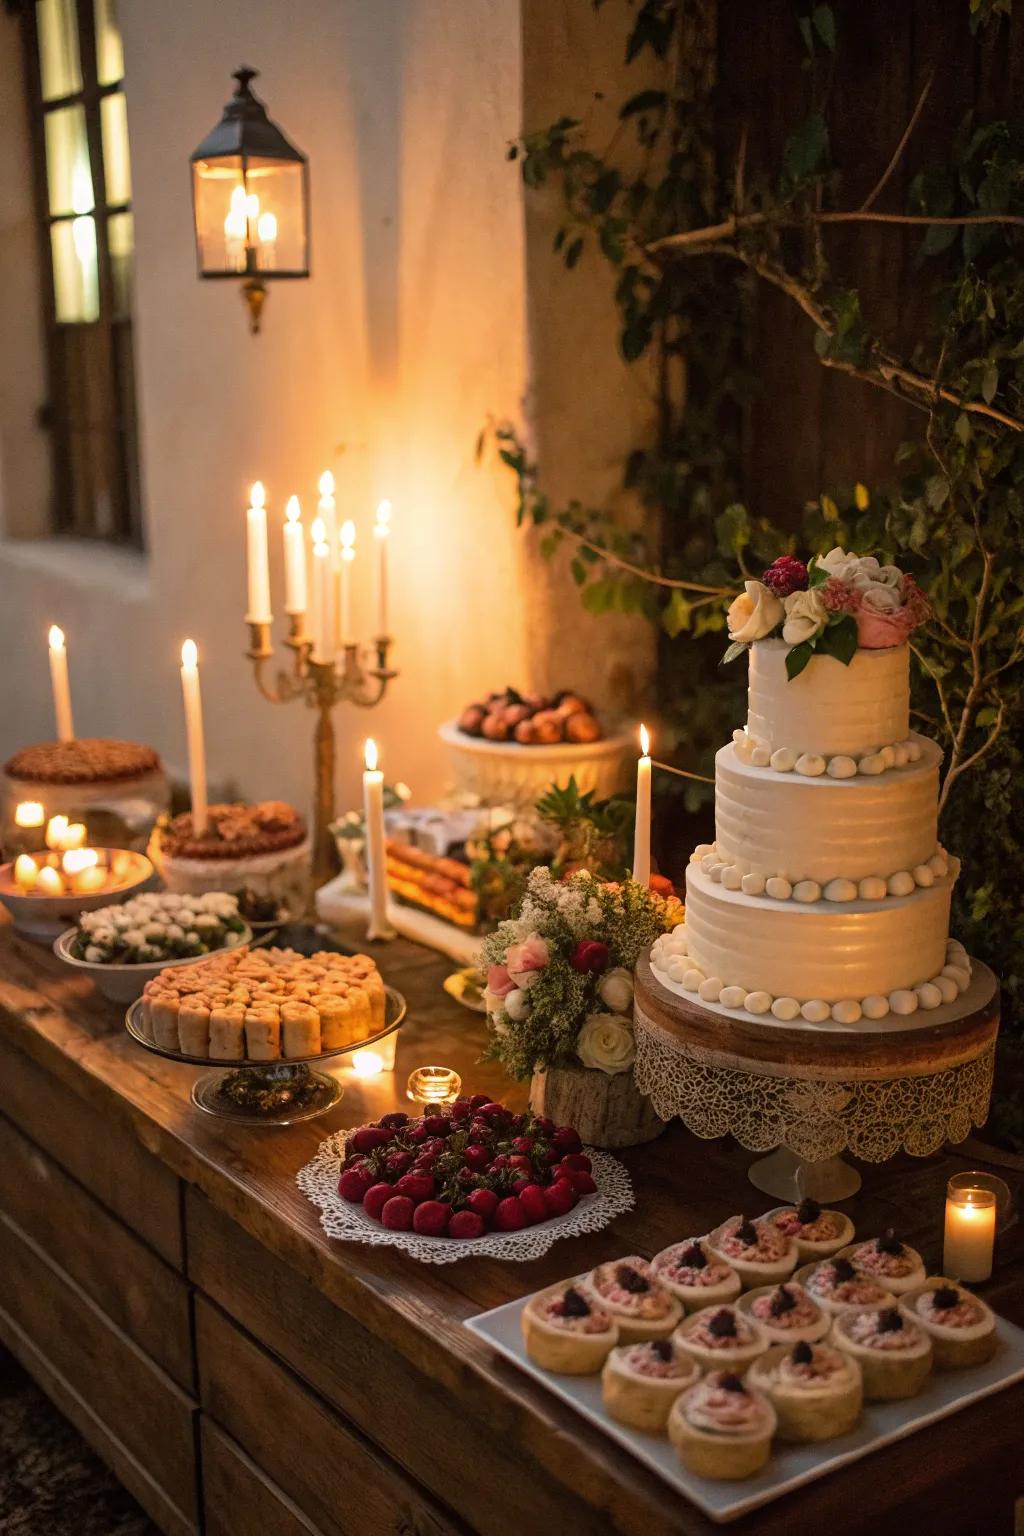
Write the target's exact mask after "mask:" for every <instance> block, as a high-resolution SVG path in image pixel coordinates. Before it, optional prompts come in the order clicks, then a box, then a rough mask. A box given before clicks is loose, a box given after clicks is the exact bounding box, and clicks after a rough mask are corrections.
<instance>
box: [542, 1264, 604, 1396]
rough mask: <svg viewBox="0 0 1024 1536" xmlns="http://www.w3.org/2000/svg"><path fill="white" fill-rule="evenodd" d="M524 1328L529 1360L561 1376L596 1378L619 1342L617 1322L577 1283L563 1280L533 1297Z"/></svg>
mask: <svg viewBox="0 0 1024 1536" xmlns="http://www.w3.org/2000/svg"><path fill="white" fill-rule="evenodd" d="M521 1325H522V1330H523V1342H524V1343H525V1345H526V1353H527V1354H528V1355H529V1357H530V1359H531V1360H533V1361H534V1362H535V1363H536V1364H537V1365H539V1366H540V1367H541V1369H542V1370H545V1371H555V1372H557V1373H558V1374H559V1375H561V1376H591V1375H593V1374H594V1373H595V1372H597V1371H599V1370H600V1369H601V1367H602V1365H603V1364H604V1362H605V1360H606V1359H607V1357H608V1353H609V1351H610V1350H611V1349H612V1348H613V1347H614V1346H615V1345H616V1344H617V1343H618V1342H619V1329H618V1325H617V1323H616V1322H615V1320H614V1318H612V1317H611V1315H610V1314H609V1313H608V1312H606V1311H605V1310H604V1308H603V1307H601V1306H600V1305H599V1304H598V1303H597V1302H596V1301H595V1299H594V1298H593V1297H592V1296H588V1295H586V1294H585V1293H584V1291H583V1290H582V1288H581V1286H580V1283H579V1281H578V1280H576V1281H564V1280H563V1281H562V1283H561V1284H560V1285H551V1286H548V1288H547V1290H544V1291H538V1292H537V1294H536V1296H531V1297H530V1300H529V1301H528V1302H527V1304H526V1306H525V1307H524V1308H523V1311H522V1317H521Z"/></svg>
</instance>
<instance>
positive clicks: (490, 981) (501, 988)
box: [487, 965, 516, 997]
mask: <svg viewBox="0 0 1024 1536" xmlns="http://www.w3.org/2000/svg"><path fill="white" fill-rule="evenodd" d="M515 985H516V984H515V982H514V981H513V980H512V977H511V976H510V975H509V973H508V967H507V966H505V965H492V966H490V967H489V968H488V971H487V990H488V992H490V993H491V994H492V995H493V996H494V997H507V996H508V994H509V993H510V992H512V991H514V990H515Z"/></svg>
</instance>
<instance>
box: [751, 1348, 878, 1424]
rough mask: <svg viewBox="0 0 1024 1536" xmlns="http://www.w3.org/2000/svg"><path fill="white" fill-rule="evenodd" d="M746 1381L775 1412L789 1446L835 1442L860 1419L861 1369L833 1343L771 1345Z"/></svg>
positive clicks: (862, 1391) (862, 1393) (861, 1397)
mask: <svg viewBox="0 0 1024 1536" xmlns="http://www.w3.org/2000/svg"><path fill="white" fill-rule="evenodd" d="M748 1381H749V1383H750V1385H751V1386H752V1387H753V1388H755V1390H757V1391H759V1392H763V1393H764V1395H765V1397H766V1398H767V1399H768V1401H769V1402H770V1403H771V1405H772V1407H773V1408H774V1409H775V1414H776V1418H777V1419H778V1424H779V1427H778V1436H779V1439H780V1440H788V1441H790V1442H791V1443H793V1444H797V1445H801V1444H806V1443H807V1442H809V1441H813V1440H834V1439H835V1437H836V1436H837V1435H845V1434H846V1432H847V1430H849V1429H852V1428H853V1426H854V1425H855V1424H856V1422H857V1420H858V1419H859V1418H860V1415H861V1409H862V1407H863V1401H864V1386H863V1382H862V1379H861V1370H860V1366H859V1364H858V1363H857V1361H856V1360H855V1359H854V1358H853V1356H852V1355H848V1354H844V1353H843V1351H842V1350H841V1349H836V1348H835V1346H834V1345H832V1344H821V1343H817V1344H812V1343H810V1342H809V1341H808V1340H806V1339H800V1340H798V1342H797V1343H796V1344H775V1345H773V1346H772V1348H771V1349H770V1350H768V1352H767V1354H764V1355H761V1357H760V1358H759V1359H757V1360H755V1361H754V1363H753V1365H752V1366H751V1367H750V1375H749V1377H748Z"/></svg>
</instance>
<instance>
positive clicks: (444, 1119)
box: [423, 1115, 452, 1136]
mask: <svg viewBox="0 0 1024 1536" xmlns="http://www.w3.org/2000/svg"><path fill="white" fill-rule="evenodd" d="M423 1124H424V1125H425V1126H426V1128H427V1134H428V1135H429V1136H450V1135H451V1133H452V1122H451V1121H450V1120H449V1118H448V1116H447V1115H427V1117H426V1119H425V1120H424V1121H423Z"/></svg>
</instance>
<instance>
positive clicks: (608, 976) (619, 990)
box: [597, 965, 633, 1013]
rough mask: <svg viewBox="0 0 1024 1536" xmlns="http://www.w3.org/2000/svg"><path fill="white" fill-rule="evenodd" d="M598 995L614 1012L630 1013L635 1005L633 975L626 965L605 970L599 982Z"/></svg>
mask: <svg viewBox="0 0 1024 1536" xmlns="http://www.w3.org/2000/svg"><path fill="white" fill-rule="evenodd" d="M597 995H598V997H599V998H600V999H601V1001H602V1003H604V1005H605V1007H606V1008H610V1009H611V1011H612V1013H628V1012H629V1010H630V1009H631V1008H632V1006H633V977H632V976H631V975H630V973H629V971H627V970H626V967H625V966H624V965H617V966H615V967H614V969H613V970H610V971H605V973H604V975H603V976H602V977H601V980H600V981H599V982H598V984H597Z"/></svg>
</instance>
